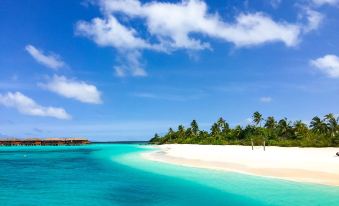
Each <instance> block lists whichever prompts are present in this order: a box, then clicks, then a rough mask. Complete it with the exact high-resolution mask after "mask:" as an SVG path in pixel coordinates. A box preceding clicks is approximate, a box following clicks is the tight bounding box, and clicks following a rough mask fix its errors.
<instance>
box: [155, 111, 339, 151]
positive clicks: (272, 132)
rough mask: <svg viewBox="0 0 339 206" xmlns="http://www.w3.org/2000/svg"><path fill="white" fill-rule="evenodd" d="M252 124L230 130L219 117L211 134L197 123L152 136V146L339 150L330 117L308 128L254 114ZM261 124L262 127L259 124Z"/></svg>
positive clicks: (338, 132) (335, 123)
mask: <svg viewBox="0 0 339 206" xmlns="http://www.w3.org/2000/svg"><path fill="white" fill-rule="evenodd" d="M252 122H253V124H248V125H245V126H241V125H237V126H235V127H234V128H230V126H229V124H228V123H227V121H225V120H224V119H223V118H222V117H220V118H219V119H218V120H217V122H215V123H213V124H212V126H211V128H210V131H209V132H208V131H205V130H200V129H199V126H198V123H197V121H196V120H193V121H192V122H191V124H190V127H188V128H185V127H184V126H183V125H179V126H178V129H177V130H173V129H172V128H170V129H169V131H168V132H167V133H166V134H164V135H163V136H159V135H158V134H155V135H154V137H153V138H152V139H151V140H150V143H151V144H224V145H227V144H230V145H234V144H237V145H251V144H252V142H253V144H254V145H262V144H263V142H264V141H265V144H266V145H271V146H299V147H333V146H339V124H338V122H339V118H336V117H335V115H334V114H332V113H330V114H327V115H325V116H324V117H323V118H320V117H318V116H315V117H314V118H313V119H312V120H311V122H310V124H309V125H307V124H306V123H304V122H302V121H300V120H298V121H294V122H291V121H289V120H288V119H287V118H282V119H280V120H276V119H275V118H274V117H273V116H269V117H267V118H266V119H264V118H263V116H262V114H260V113H259V112H255V113H254V114H253V115H252ZM262 122H263V125H264V126H263V127H262V126H261V123H262Z"/></svg>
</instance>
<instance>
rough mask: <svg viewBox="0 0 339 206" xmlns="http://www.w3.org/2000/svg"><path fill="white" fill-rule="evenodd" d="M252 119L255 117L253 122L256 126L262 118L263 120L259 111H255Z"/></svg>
mask: <svg viewBox="0 0 339 206" xmlns="http://www.w3.org/2000/svg"><path fill="white" fill-rule="evenodd" d="M252 119H253V122H254V123H255V124H256V126H258V125H259V124H260V122H261V120H263V118H262V115H261V114H260V113H259V112H254V113H253V116H252Z"/></svg>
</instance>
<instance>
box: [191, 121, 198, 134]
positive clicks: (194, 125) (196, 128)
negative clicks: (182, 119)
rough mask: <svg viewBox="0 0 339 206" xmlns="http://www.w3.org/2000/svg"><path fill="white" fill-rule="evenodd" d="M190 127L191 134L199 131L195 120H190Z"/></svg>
mask: <svg viewBox="0 0 339 206" xmlns="http://www.w3.org/2000/svg"><path fill="white" fill-rule="evenodd" d="M191 128H192V134H193V135H194V136H197V135H198V133H199V126H198V123H197V121H195V120H193V121H192V122H191Z"/></svg>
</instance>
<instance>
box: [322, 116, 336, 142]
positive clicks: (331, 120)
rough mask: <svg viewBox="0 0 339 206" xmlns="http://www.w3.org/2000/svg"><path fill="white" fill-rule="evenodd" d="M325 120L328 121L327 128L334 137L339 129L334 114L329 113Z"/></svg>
mask: <svg viewBox="0 0 339 206" xmlns="http://www.w3.org/2000/svg"><path fill="white" fill-rule="evenodd" d="M325 120H326V121H327V127H328V129H329V130H330V133H331V136H332V137H334V136H335V133H336V132H337V129H338V122H337V120H336V119H335V116H334V114H332V113H329V114H327V115H325Z"/></svg>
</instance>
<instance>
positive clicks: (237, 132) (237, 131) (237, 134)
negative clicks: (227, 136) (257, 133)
mask: <svg viewBox="0 0 339 206" xmlns="http://www.w3.org/2000/svg"><path fill="white" fill-rule="evenodd" d="M241 133H242V128H241V126H240V125H237V126H236V127H235V128H234V135H235V137H236V138H237V139H240V138H241V137H240V136H241Z"/></svg>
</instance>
